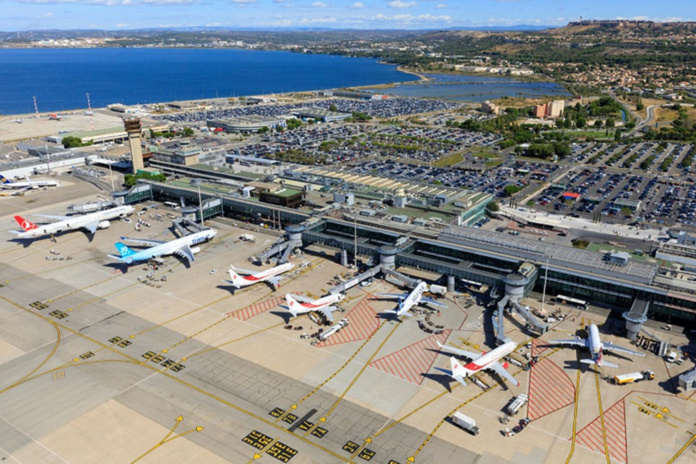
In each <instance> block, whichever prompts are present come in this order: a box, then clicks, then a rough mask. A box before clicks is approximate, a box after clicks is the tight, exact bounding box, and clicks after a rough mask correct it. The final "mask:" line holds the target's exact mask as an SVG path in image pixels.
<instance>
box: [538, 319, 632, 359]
mask: <svg viewBox="0 0 696 464" xmlns="http://www.w3.org/2000/svg"><path fill="white" fill-rule="evenodd" d="M588 331H589V336H588V337H587V338H586V339H582V338H580V339H577V338H575V339H572V340H551V341H550V342H549V343H548V345H551V346H553V345H571V346H579V347H581V348H587V349H588V350H590V356H592V357H591V358H590V359H581V360H580V362H581V363H584V364H594V365H595V366H600V367H602V366H604V367H619V366H617V365H616V364H612V363H610V362H607V361H604V360H602V353H603V352H604V351H607V352H612V351H618V352H620V353H626V354H635V355H636V356H645V353H640V352H638V351H633V350H629V349H628V348H621V347H620V346H617V345H614V344H613V343H610V342H603V341H602V340H601V339H600V338H599V329H598V328H597V326H596V325H594V324H590V327H589V329H588Z"/></svg>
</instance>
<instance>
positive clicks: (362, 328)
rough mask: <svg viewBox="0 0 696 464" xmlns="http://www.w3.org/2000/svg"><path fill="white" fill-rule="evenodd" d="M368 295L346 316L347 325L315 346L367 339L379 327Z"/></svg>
mask: <svg viewBox="0 0 696 464" xmlns="http://www.w3.org/2000/svg"><path fill="white" fill-rule="evenodd" d="M369 298H370V297H369V296H367V297H365V298H363V299H362V300H360V302H359V303H358V304H357V306H355V308H353V309H352V310H351V311H350V312H349V313H348V314H347V315H346V317H347V318H348V319H349V320H350V324H348V327H345V328H343V329H341V330H340V331H339V332H338V333H336V334H334V335H332V336H331V338H329V339H327V340H324V341H323V342H320V343H317V347H325V346H333V345H339V344H341V343H348V342H354V341H357V340H365V339H369V338H370V337H371V336H372V334H374V333H375V331H376V330H377V329H378V328H379V324H380V322H379V319H378V318H377V312H376V311H375V310H374V309H372V306H370V304H369V303H368V301H369Z"/></svg>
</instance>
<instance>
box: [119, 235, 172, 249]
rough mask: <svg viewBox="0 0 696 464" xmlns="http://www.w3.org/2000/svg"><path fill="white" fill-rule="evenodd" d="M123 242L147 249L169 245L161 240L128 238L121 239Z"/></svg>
mask: <svg viewBox="0 0 696 464" xmlns="http://www.w3.org/2000/svg"><path fill="white" fill-rule="evenodd" d="M121 240H123V241H125V242H130V243H133V244H135V245H140V246H146V247H153V246H157V245H161V244H163V243H167V242H163V241H161V240H147V239H142V238H128V237H121Z"/></svg>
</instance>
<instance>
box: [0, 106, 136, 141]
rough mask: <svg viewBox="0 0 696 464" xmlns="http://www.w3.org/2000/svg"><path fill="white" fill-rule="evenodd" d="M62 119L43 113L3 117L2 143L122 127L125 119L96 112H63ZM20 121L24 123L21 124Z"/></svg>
mask: <svg viewBox="0 0 696 464" xmlns="http://www.w3.org/2000/svg"><path fill="white" fill-rule="evenodd" d="M59 114H60V115H61V118H60V119H50V118H49V114H47V113H41V114H39V117H38V118H37V117H36V115H24V116H19V117H18V116H16V115H15V116H3V117H1V118H0V142H13V141H18V140H25V139H33V138H41V137H48V136H50V135H57V134H59V133H61V132H63V131H65V132H84V131H90V130H92V127H94V130H99V129H109V128H112V127H122V126H123V119H121V115H119V114H117V113H110V112H108V111H94V112H93V114H92V116H89V115H86V114H84V112H83V111H69V112H61V113H59ZM18 121H22V122H21V123H19V122H18Z"/></svg>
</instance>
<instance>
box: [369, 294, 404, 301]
mask: <svg viewBox="0 0 696 464" xmlns="http://www.w3.org/2000/svg"><path fill="white" fill-rule="evenodd" d="M374 296H376V297H379V298H385V299H391V300H398V299H400V298H406V297H407V296H408V293H375V294H374Z"/></svg>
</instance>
